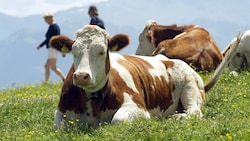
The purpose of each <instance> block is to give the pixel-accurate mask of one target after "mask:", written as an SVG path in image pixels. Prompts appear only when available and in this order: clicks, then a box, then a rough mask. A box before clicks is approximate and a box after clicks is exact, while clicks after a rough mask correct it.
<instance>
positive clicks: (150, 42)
mask: <svg viewBox="0 0 250 141" xmlns="http://www.w3.org/2000/svg"><path fill="white" fill-rule="evenodd" d="M249 37H250V32H245V33H244V34H243V35H239V36H237V37H235V39H233V40H232V42H230V44H229V45H228V46H227V48H226V49H225V50H224V51H223V52H222V53H221V52H220V51H219V48H218V46H217V44H216V42H215V41H214V39H213V38H212V37H211V35H210V34H209V32H208V31H206V30H205V29H204V28H202V27H200V26H196V25H185V26H177V25H169V26H163V25H158V24H157V23H156V22H155V21H153V20H150V21H148V22H147V24H146V26H145V28H144V30H143V31H142V33H141V34H140V36H139V46H138V48H137V50H136V55H121V54H119V53H116V51H119V50H121V49H123V48H124V47H126V46H127V45H128V44H129V41H130V38H129V36H128V35H126V34H117V35H114V36H113V37H110V36H109V35H108V33H107V32H106V31H105V30H103V29H101V28H99V27H98V26H95V25H86V26H84V27H83V28H81V29H79V30H78V31H77V32H76V38H75V39H70V38H69V37H66V36H62V35H59V36H54V37H52V38H51V40H50V45H51V46H52V47H54V48H56V49H57V50H59V51H61V52H63V53H69V52H71V53H72V54H73V58H74V59H73V64H72V66H71V68H70V70H69V72H68V75H67V78H66V80H65V81H64V84H63V87H62V90H61V96H60V101H59V104H58V109H57V110H56V111H55V124H56V128H58V129H59V128H61V127H62V126H63V125H62V124H66V125H67V123H68V121H73V122H75V123H79V124H82V125H87V126H90V127H98V126H99V125H100V124H103V123H120V122H123V121H133V120H134V119H136V118H138V117H142V118H151V117H164V118H167V117H169V116H172V117H175V118H177V119H179V118H182V117H190V116H197V117H202V112H201V106H202V104H203V102H204V99H205V93H206V92H208V91H209V90H210V89H211V88H212V87H213V86H214V84H215V83H216V81H217V80H218V78H219V76H220V74H221V73H222V71H223V70H224V68H225V67H227V66H229V70H230V71H234V72H233V73H234V74H236V73H237V71H238V70H239V69H240V68H241V67H243V66H244V67H249V66H250V63H249V62H250V58H249V57H250V56H249V54H248V52H249V51H250V50H249V49H248V48H246V47H247V45H248V44H249V43H248V42H250V40H248V38H249ZM212 70H215V71H214V73H213V75H212V76H211V78H210V79H209V80H208V81H207V82H206V83H204V82H203V80H202V78H201V77H200V76H199V74H198V73H197V71H212ZM176 111H177V112H176Z"/></svg>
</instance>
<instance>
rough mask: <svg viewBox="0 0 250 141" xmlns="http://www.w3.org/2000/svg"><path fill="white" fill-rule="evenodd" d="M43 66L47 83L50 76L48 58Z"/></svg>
mask: <svg viewBox="0 0 250 141" xmlns="http://www.w3.org/2000/svg"><path fill="white" fill-rule="evenodd" d="M44 67H45V83H48V82H49V77H50V59H48V60H47V62H46V64H45V66H44Z"/></svg>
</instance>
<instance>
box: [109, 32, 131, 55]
mask: <svg viewBox="0 0 250 141" xmlns="http://www.w3.org/2000/svg"><path fill="white" fill-rule="evenodd" d="M129 42H130V39H129V36H128V35H126V34H117V35H115V36H113V37H112V38H110V39H109V50H110V51H119V50H121V49H123V48H124V47H126V46H127V45H128V44H129Z"/></svg>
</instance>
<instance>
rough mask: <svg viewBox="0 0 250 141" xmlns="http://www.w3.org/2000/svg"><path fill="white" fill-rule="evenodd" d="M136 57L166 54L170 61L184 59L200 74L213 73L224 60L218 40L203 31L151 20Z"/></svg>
mask: <svg viewBox="0 0 250 141" xmlns="http://www.w3.org/2000/svg"><path fill="white" fill-rule="evenodd" d="M136 54H137V55H147V56H149V55H155V54H164V55H166V56H167V57H169V58H171V59H181V60H183V61H185V62H186V63H188V64H190V65H191V66H193V67H194V68H195V69H197V70H198V71H211V70H214V69H215V68H216V67H217V66H218V65H219V64H220V62H221V61H222V58H223V56H222V54H221V53H220V50H219V48H218V46H217V44H216V42H215V40H214V39H213V38H212V36H211V35H210V34H209V32H207V31H206V30H205V29H204V28H202V27H200V26H195V25H187V26H177V25H170V26H163V25H158V24H157V23H156V22H155V21H154V20H149V21H148V22H147V23H146V26H145V28H144V30H143V31H142V33H141V34H140V36H139V46H138V48H137V50H136Z"/></svg>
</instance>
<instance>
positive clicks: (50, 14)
mask: <svg viewBox="0 0 250 141" xmlns="http://www.w3.org/2000/svg"><path fill="white" fill-rule="evenodd" d="M53 16H54V15H53V13H51V12H48V13H45V14H44V15H43V18H49V17H53Z"/></svg>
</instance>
